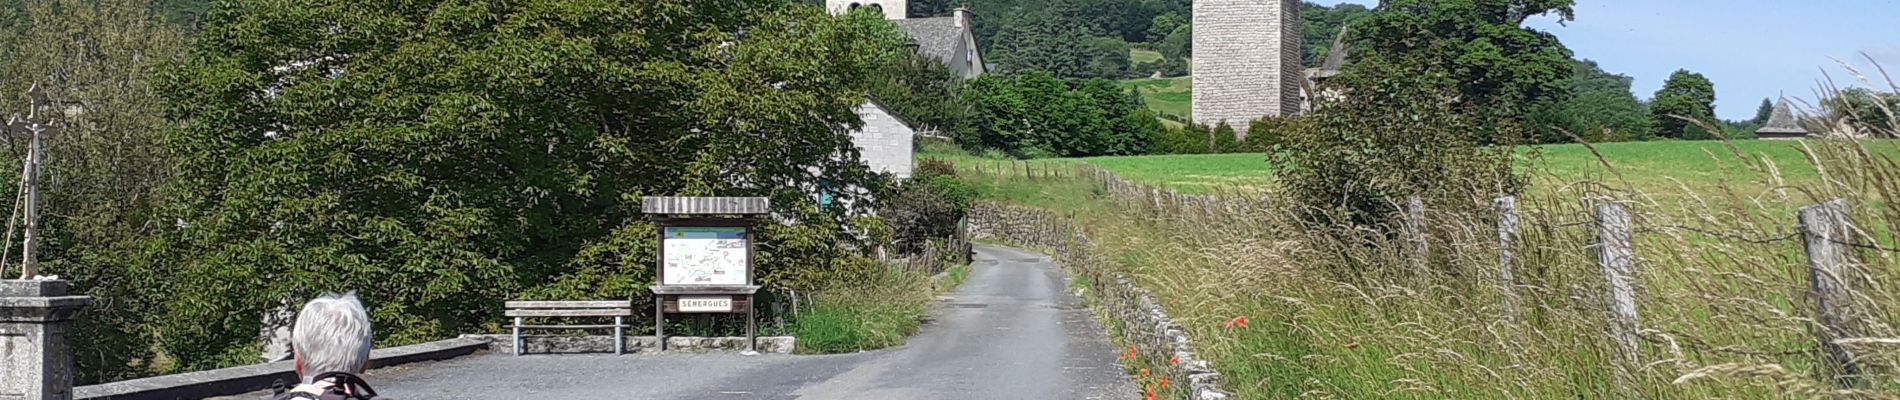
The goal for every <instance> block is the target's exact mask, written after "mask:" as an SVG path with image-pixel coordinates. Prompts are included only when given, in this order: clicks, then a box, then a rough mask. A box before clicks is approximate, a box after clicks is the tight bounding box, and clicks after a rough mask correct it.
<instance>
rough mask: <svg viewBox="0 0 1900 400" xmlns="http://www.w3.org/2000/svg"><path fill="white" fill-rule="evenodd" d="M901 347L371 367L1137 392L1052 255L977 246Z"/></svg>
mask: <svg viewBox="0 0 1900 400" xmlns="http://www.w3.org/2000/svg"><path fill="white" fill-rule="evenodd" d="M931 316H932V321H930V322H927V323H926V324H925V326H924V327H923V330H922V332H921V333H919V334H918V335H917V336H915V337H912V338H911V339H910V340H909V342H908V343H906V344H905V345H903V346H899V347H896V348H890V349H884V350H878V351H869V352H861V353H855V354H837V355H820V356H804V355H761V356H754V357H746V356H741V355H738V354H727V353H717V354H684V353H679V354H632V355H624V356H615V355H611V354H599V355H559V354H556V355H527V356H521V357H515V356H512V355H506V354H484V355H477V356H469V357H462V358H458V359H452V360H447V361H441V362H433V363H422V364H412V365H405V366H398V367H392V368H387V369H381V370H375V371H371V372H370V373H369V374H368V376H367V378H368V380H369V381H370V382H371V384H372V385H374V386H375V387H376V388H377V390H378V391H379V392H381V394H382V395H383V396H386V397H390V398H393V399H399V400H400V399H409V400H429V399H536V400H554V399H891V400H904V399H954V400H971V399H1026V400H1038V399H1133V398H1135V397H1136V388H1135V386H1134V384H1133V383H1132V382H1131V381H1130V380H1129V378H1128V376H1127V374H1126V373H1124V372H1123V371H1122V370H1121V368H1120V367H1119V366H1118V364H1117V362H1116V360H1115V355H1116V354H1117V353H1116V351H1115V350H1114V348H1113V346H1111V345H1110V344H1109V342H1108V338H1107V335H1106V334H1105V333H1104V331H1103V330H1102V329H1101V327H1100V326H1099V325H1098V324H1097V323H1096V322H1095V320H1094V317H1093V316H1092V315H1090V314H1089V312H1088V310H1087V309H1086V308H1084V307H1083V306H1082V305H1081V304H1080V303H1079V302H1078V301H1077V300H1076V298H1075V296H1074V295H1072V294H1071V293H1070V292H1069V291H1068V290H1067V288H1066V283H1065V281H1064V279H1063V275H1062V273H1061V272H1060V271H1059V270H1057V269H1056V267H1055V266H1054V265H1053V264H1051V263H1050V262H1049V260H1048V259H1047V258H1046V257H1043V256H1041V255H1038V254H1034V253H1028V252H1023V251H1019V250H1015V249H1009V248H1000V247H988V246H978V247H977V255H976V263H975V268H974V270H973V272H972V273H971V274H970V277H969V280H968V281H967V282H964V284H963V286H962V287H959V288H958V289H957V290H956V291H955V292H953V293H951V294H950V295H948V296H946V298H944V299H942V300H941V301H940V302H939V303H938V304H937V306H936V307H935V309H934V310H933V311H932V315H931Z"/></svg>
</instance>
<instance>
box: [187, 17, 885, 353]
mask: <svg viewBox="0 0 1900 400" xmlns="http://www.w3.org/2000/svg"><path fill="white" fill-rule="evenodd" d="M901 40H902V37H901V35H900V34H899V33H898V32H895V31H894V30H892V29H891V28H890V26H889V25H888V24H887V23H885V22H883V21H882V20H881V19H879V18H877V17H875V16H872V15H868V14H867V13H854V14H852V15H850V16H848V17H846V18H833V17H831V16H828V15H825V14H824V12H823V10H821V9H818V8H814V7H804V6H798V5H796V4H795V3H794V2H792V1H739V0H647V1H628V2H618V1H606V2H603V1H592V0H540V1H490V2H476V3H470V2H460V1H408V2H360V1H346V0H321V1H309V0H233V1H220V2H218V3H216V5H215V7H214V9H213V10H212V11H211V12H210V13H209V14H208V17H207V19H206V21H205V31H204V32H203V33H202V35H201V36H200V37H199V39H198V41H197V42H196V43H195V46H194V49H193V51H192V53H191V56H190V57H189V58H188V59H187V60H186V61H184V62H183V63H182V64H180V65H179V66H178V67H177V68H175V69H174V70H172V71H170V72H169V73H167V75H166V79H164V80H163V81H162V84H161V85H160V93H163V94H165V96H166V97H167V100H168V103H169V104H170V109H169V114H170V115H172V116H175V117H177V118H179V119H180V121H181V123H182V124H183V127H182V128H180V129H178V130H177V131H176V132H174V133H173V134H171V135H170V136H169V137H170V142H169V143H168V149H170V150H171V151H173V152H174V153H175V155H176V156H177V157H178V158H179V163H178V165H177V173H178V176H177V177H176V179H175V180H173V181H172V183H171V185H170V186H169V188H168V189H167V193H168V194H169V196H168V198H169V199H171V200H170V203H169V205H168V207H167V208H166V209H165V210H164V214H163V215H165V217H166V220H176V221H178V226H179V228H176V229H166V230H165V232H163V234H162V235H159V237H158V238H156V239H155V242H154V243H153V244H152V245H151V247H150V248H153V249H162V253H163V257H162V259H160V260H158V261H157V262H161V263H163V264H161V265H164V267H165V271H167V273H169V274H171V275H172V276H174V277H176V278H175V279H172V280H169V281H165V282H156V283H153V284H157V285H164V286H165V287H164V288H163V289H164V290H166V292H167V293H170V294H172V295H173V297H171V298H168V299H166V301H167V302H168V303H169V304H170V305H172V306H171V307H167V308H165V309H164V310H162V312H159V313H158V314H157V315H154V316H153V319H154V320H157V321H161V322H162V325H160V327H159V329H160V330H161V333H160V334H159V337H162V338H163V339H164V340H163V344H164V346H165V347H166V349H167V351H169V352H171V353H172V354H174V355H175V356H176V357H177V359H178V360H180V361H181V362H182V363H184V364H185V365H186V366H187V367H191V368H198V367H206V366H216V365H222V364H227V363H230V362H232V361H237V360H244V359H248V358H250V357H254V352H255V346H256V334H257V332H258V328H259V326H260V323H259V321H258V318H257V316H259V315H261V314H262V313H263V312H264V311H265V310H268V309H270V308H272V307H275V306H277V305H279V304H282V302H285V301H291V300H293V299H301V298H307V297H308V296H309V295H311V294H313V293H316V292H319V291H333V290H345V289H354V290H360V291H361V294H362V295H363V297H364V300H365V301H366V302H367V303H368V304H369V305H370V308H371V310H373V312H372V314H373V315H372V316H371V317H372V318H373V319H374V321H375V323H376V325H377V327H378V332H377V334H378V339H379V343H386V344H402V343H411V342H416V341H420V340H427V339H433V338H440V337H446V336H452V335H454V334H458V333H465V332H477V331H482V330H484V328H483V327H484V324H483V323H484V321H492V320H493V312H494V310H495V309H497V308H498V307H499V306H500V302H501V301H502V300H503V299H509V298H516V297H517V295H523V296H529V295H535V296H540V295H547V296H558V295H571V296H591V297H594V298H635V299H639V298H643V297H645V296H644V295H643V292H641V291H640V290H641V289H640V288H639V286H638V285H637V283H634V284H630V282H640V280H641V276H643V274H645V275H644V276H650V273H651V271H650V268H651V265H652V264H651V262H652V259H651V258H650V257H647V256H645V254H650V251H651V250H650V248H651V247H650V246H651V243H650V242H649V241H647V240H650V239H641V237H650V236H651V232H652V231H651V230H650V229H651V226H650V225H648V224H647V223H646V222H644V217H643V216H642V215H641V214H640V212H639V198H640V196H642V195H674V194H679V195H735V196H746V195H752V196H767V197H770V198H771V199H772V204H773V205H774V207H775V208H776V209H778V211H780V212H782V213H783V215H787V216H789V217H791V218H792V219H793V220H797V221H802V223H799V224H796V225H784V224H770V226H768V227H767V228H766V232H765V235H764V240H766V241H767V242H768V244H767V245H766V246H762V247H765V248H767V249H768V250H767V251H765V252H764V253H763V254H761V256H760V258H759V261H760V268H761V270H760V271H758V272H757V273H758V274H759V276H760V280H761V281H762V283H765V284H767V285H771V286H779V287H783V286H789V285H792V284H793V283H790V282H811V280H808V279H800V278H799V277H800V276H806V275H801V274H799V273H798V272H799V270H797V269H796V268H794V267H792V266H809V265H821V263H823V262H825V261H826V260H832V259H836V258H838V257H839V253H838V251H839V250H838V249H840V248H841V246H839V245H838V242H840V241H846V240H849V239H848V236H847V235H845V234H843V233H842V232H843V229H842V227H841V226H842V221H843V210H839V209H835V208H828V209H825V210H823V211H820V210H819V209H818V208H817V206H816V205H815V204H814V201H813V200H812V199H811V195H810V193H812V191H813V190H816V189H817V188H819V187H821V185H831V187H849V186H860V187H875V186H879V185H878V182H877V181H876V180H875V179H874V175H873V174H871V173H870V172H869V171H867V170H866V168H865V167H864V166H863V164H862V163H861V162H859V160H858V157H857V152H856V150H855V148H854V147H853V146H852V145H851V142H850V139H849V135H848V132H849V131H850V130H851V129H853V127H854V126H857V125H859V124H861V121H859V119H858V117H857V115H856V114H855V112H854V110H855V109H856V107H857V106H858V105H860V104H862V103H863V102H864V100H865V96H864V94H865V93H866V92H867V91H868V90H869V89H870V88H871V87H872V86H873V84H874V83H875V82H874V80H875V79H876V78H875V77H876V76H877V72H878V71H879V69H880V68H883V67H884V66H886V65H888V64H889V63H890V62H891V59H892V57H894V56H895V54H893V53H891V52H889V51H887V50H888V49H891V48H896V47H897V46H900V45H901V44H900V43H901ZM767 150H769V151H767ZM837 195H838V196H839V197H842V198H846V199H849V198H850V197H853V196H854V193H852V192H851V191H845V192H840V193H837ZM838 203H851V202H838ZM801 235H803V236H801ZM813 235H815V236H817V237H811V236H813Z"/></svg>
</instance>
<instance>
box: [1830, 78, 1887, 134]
mask: <svg viewBox="0 0 1900 400" xmlns="http://www.w3.org/2000/svg"><path fill="white" fill-rule="evenodd" d="M1821 105H1822V107H1821V108H1822V110H1823V114H1825V115H1827V116H1828V118H1829V119H1830V120H1832V121H1840V122H1843V123H1846V124H1848V125H1849V126H1852V127H1853V128H1854V129H1855V130H1857V131H1861V132H1860V133H1862V134H1864V135H1865V136H1869V137H1885V138H1891V137H1897V136H1900V118H1895V115H1900V93H1894V92H1878V91H1874V90H1869V89H1867V88H1848V89H1844V90H1841V91H1839V92H1837V93H1834V95H1833V96H1831V97H1828V98H1827V99H1824V100H1822V101H1821Z"/></svg>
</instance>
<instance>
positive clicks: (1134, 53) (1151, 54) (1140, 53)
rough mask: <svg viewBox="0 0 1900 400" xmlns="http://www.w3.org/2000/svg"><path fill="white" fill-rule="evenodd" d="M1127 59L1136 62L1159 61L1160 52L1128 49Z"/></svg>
mask: <svg viewBox="0 0 1900 400" xmlns="http://www.w3.org/2000/svg"><path fill="white" fill-rule="evenodd" d="M1128 60H1129V61H1133V62H1135V63H1137V64H1139V63H1145V62H1155V61H1161V52H1159V51H1154V50H1142V49H1128Z"/></svg>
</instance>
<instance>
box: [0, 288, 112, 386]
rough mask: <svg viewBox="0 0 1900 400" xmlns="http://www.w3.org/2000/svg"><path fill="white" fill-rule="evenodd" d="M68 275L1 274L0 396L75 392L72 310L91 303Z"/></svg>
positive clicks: (74, 311)
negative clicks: (75, 292)
mask: <svg viewBox="0 0 1900 400" xmlns="http://www.w3.org/2000/svg"><path fill="white" fill-rule="evenodd" d="M66 286H67V285H66V282H65V281H57V280H46V281H27V280H18V281H16V280H0V400H70V399H72V398H73V351H72V347H71V343H69V340H70V339H71V335H70V334H69V333H70V332H71V331H72V326H73V315H74V314H78V313H79V310H80V309H82V308H85V307H86V306H88V305H91V304H92V298H91V297H87V296H71V295H67V293H66V290H67V287H66Z"/></svg>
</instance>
